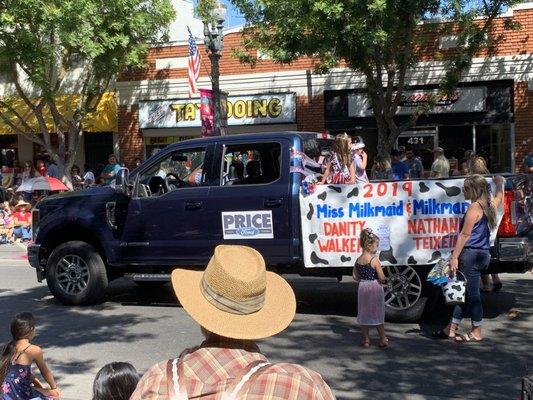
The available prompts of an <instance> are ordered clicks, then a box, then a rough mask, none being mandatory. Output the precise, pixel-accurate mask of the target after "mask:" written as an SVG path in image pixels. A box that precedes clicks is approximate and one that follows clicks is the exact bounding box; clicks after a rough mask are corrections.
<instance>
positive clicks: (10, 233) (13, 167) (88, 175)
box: [0, 154, 140, 244]
mask: <svg viewBox="0 0 533 400" xmlns="http://www.w3.org/2000/svg"><path fill="white" fill-rule="evenodd" d="M139 162H140V160H139ZM102 168H103V169H102V172H101V173H100V174H95V173H94V172H93V169H92V168H91V167H90V166H88V165H85V169H84V171H83V172H82V171H81V169H80V168H79V167H78V166H77V165H73V166H72V168H71V171H70V180H71V183H72V189H73V190H80V189H85V188H88V187H92V186H96V185H110V184H112V183H113V181H114V178H115V176H116V174H117V173H118V171H119V170H120V168H121V167H120V164H119V163H118V159H117V157H116V156H115V155H113V154H112V155H110V156H109V157H108V164H107V165H106V166H105V167H104V166H103V165H102ZM38 177H48V178H55V179H59V180H61V179H62V177H61V176H60V172H59V168H58V167H57V165H56V164H55V163H54V162H53V161H48V160H47V161H45V160H42V159H39V160H37V161H36V163H35V164H34V163H33V162H32V161H26V162H24V164H23V165H22V166H20V164H19V161H18V160H17V159H12V160H11V161H10V162H9V163H7V162H6V163H5V164H3V165H2V168H1V170H0V244H8V243H14V242H15V241H21V242H28V241H30V240H31V208H32V207H33V206H35V204H37V202H39V201H40V200H42V199H43V198H44V197H46V196H48V195H50V194H53V193H54V192H50V191H47V190H31V191H20V189H22V188H21V185H23V184H24V183H27V182H28V180H29V179H32V178H38Z"/></svg>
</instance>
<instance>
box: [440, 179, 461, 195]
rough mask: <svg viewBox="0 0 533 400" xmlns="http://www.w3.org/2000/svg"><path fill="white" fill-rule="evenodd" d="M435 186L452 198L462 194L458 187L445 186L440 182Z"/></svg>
mask: <svg viewBox="0 0 533 400" xmlns="http://www.w3.org/2000/svg"><path fill="white" fill-rule="evenodd" d="M435 185H437V186H438V187H440V188H441V189H442V190H444V191H445V192H446V195H447V196H450V197H453V196H457V195H458V194H459V193H461V188H458V187H457V186H444V185H443V184H442V183H440V182H437V183H435Z"/></svg>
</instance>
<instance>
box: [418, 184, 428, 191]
mask: <svg viewBox="0 0 533 400" xmlns="http://www.w3.org/2000/svg"><path fill="white" fill-rule="evenodd" d="M418 187H419V189H420V193H426V192H429V188H428V185H426V184H425V183H424V182H420V183H419V184H418Z"/></svg>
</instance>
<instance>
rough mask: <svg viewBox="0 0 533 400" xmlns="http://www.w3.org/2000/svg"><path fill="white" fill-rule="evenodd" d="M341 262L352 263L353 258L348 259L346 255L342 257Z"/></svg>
mask: <svg viewBox="0 0 533 400" xmlns="http://www.w3.org/2000/svg"><path fill="white" fill-rule="evenodd" d="M341 261H342V262H348V261H352V257H346V256H345V255H342V256H341Z"/></svg>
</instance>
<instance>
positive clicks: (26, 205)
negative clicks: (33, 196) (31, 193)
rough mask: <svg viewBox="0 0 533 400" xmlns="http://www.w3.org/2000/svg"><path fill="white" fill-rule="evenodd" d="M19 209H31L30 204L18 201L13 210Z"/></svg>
mask: <svg viewBox="0 0 533 400" xmlns="http://www.w3.org/2000/svg"><path fill="white" fill-rule="evenodd" d="M19 207H26V208H28V207H31V204H30V203H26V202H25V201H24V200H19V201H18V203H17V205H16V206H15V209H18V208H19Z"/></svg>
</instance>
